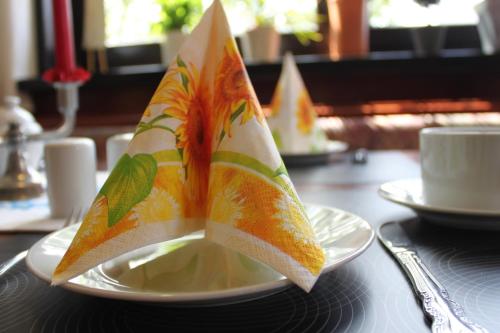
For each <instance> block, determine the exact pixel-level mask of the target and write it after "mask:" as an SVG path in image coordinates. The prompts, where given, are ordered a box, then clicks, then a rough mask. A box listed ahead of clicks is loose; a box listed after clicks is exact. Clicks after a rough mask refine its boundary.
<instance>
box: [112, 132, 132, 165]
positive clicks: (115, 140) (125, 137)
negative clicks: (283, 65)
mask: <svg viewBox="0 0 500 333" xmlns="http://www.w3.org/2000/svg"><path fill="white" fill-rule="evenodd" d="M133 136H134V133H123V134H116V135H113V136H110V137H109V138H108V139H107V140H106V164H107V168H108V171H111V169H113V167H114V166H115V164H116V162H118V160H119V159H120V157H122V155H123V154H124V153H125V151H126V150H127V147H128V144H129V143H130V140H132V138H133Z"/></svg>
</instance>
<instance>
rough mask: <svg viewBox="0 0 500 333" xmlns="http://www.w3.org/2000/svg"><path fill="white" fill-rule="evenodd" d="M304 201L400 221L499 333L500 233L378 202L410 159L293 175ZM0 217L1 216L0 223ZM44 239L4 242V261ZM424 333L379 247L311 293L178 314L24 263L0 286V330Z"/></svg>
mask: <svg viewBox="0 0 500 333" xmlns="http://www.w3.org/2000/svg"><path fill="white" fill-rule="evenodd" d="M289 172H290V174H291V176H292V180H293V181H294V183H295V185H296V187H297V190H298V192H299V194H300V195H301V197H302V199H303V201H304V202H307V203H315V204H322V205H327V206H333V207H338V208H341V209H344V210H347V211H350V212H352V213H355V214H357V215H359V216H361V217H363V218H364V219H366V220H367V221H368V222H369V223H370V224H371V225H372V226H373V228H377V227H378V226H379V225H380V224H381V223H383V222H387V221H393V220H396V221H404V223H405V224H406V229H407V230H408V231H409V232H410V236H411V238H412V239H413V240H414V241H415V243H416V245H417V247H418V250H419V252H420V255H421V257H422V258H423V261H424V262H425V263H426V264H427V265H428V266H429V267H430V269H431V271H432V272H433V273H434V274H435V276H436V277H437V278H438V279H439V280H440V281H441V282H442V283H443V285H444V286H445V287H446V288H447V289H448V291H449V293H450V295H451V297H452V298H453V299H455V300H456V301H457V302H459V303H460V304H462V305H463V306H464V308H465V311H466V313H467V314H468V315H469V317H470V318H471V319H472V320H473V321H476V322H478V323H480V324H481V325H483V326H484V327H486V328H488V329H489V330H490V332H500V321H498V319H497V318H498V317H497V316H498V314H499V311H500V233H495V232H480V231H475V232H471V231H460V230H453V229H445V228H439V227H436V226H433V225H431V224H428V223H426V222H424V221H420V220H419V219H418V218H417V217H416V216H415V214H414V213H413V212H412V211H411V210H409V209H407V208H405V207H401V206H398V205H396V204H393V203H390V202H387V201H384V200H383V199H381V198H380V197H378V195H377V188H378V186H379V185H380V184H382V183H384V182H387V181H390V180H396V179H401V178H412V177H418V175H419V166H418V160H417V158H416V155H415V154H412V153H405V152H395V151H392V152H377V153H375V152H371V153H370V155H369V158H368V163H367V164H365V165H354V164H352V163H351V161H350V158H349V156H348V155H343V156H339V157H338V158H336V159H335V160H334V161H332V162H331V163H330V164H329V165H325V166H316V167H308V168H301V169H290V170H289ZM0 219H1V217H0ZM42 236H43V235H42V234H0V261H3V260H5V259H8V258H9V257H11V256H13V255H14V254H16V253H17V252H19V251H21V250H24V249H25V248H27V247H29V246H30V245H31V244H33V243H35V242H36V241H37V240H38V239H40V238H41V237H42ZM136 331H141V332H155V331H162V332H168V331H182V332H184V331H204V332H222V331H228V332H241V331H249V332H256V331H258V332H271V331H274V332H331V331H335V332H377V333H378V332H398V333H399V332H430V328H429V325H428V323H427V322H426V321H425V318H424V316H423V314H422V311H421V308H420V304H419V303H418V301H417V300H416V299H415V297H414V295H413V293H412V290H411V288H410V285H409V283H408V281H407V280H406V278H405V276H404V275H403V274H402V271H401V270H400V269H399V267H398V266H397V265H396V264H395V262H394V261H393V260H392V258H391V257H390V256H389V255H388V254H387V253H386V252H385V251H384V249H383V248H382V246H381V245H380V244H379V243H378V241H375V242H374V243H373V244H372V246H371V247H370V248H369V249H368V250H367V251H366V252H365V253H364V254H363V255H361V256H360V257H358V258H356V259H355V260H353V261H352V262H350V263H348V264H346V265H343V266H341V267H339V268H338V269H337V270H335V271H333V272H331V273H328V274H324V275H322V276H321V278H320V279H319V281H318V283H317V285H316V286H315V287H314V289H313V290H312V292H311V293H310V294H307V293H305V292H303V291H302V290H301V289H299V288H297V287H292V288H290V289H288V290H286V291H283V292H281V293H278V294H275V295H272V296H269V297H266V298H263V299H259V300H254V301H249V302H246V303H240V304H233V305H225V306H214V307H200V308H174V307H169V306H165V305H161V304H145V303H138V302H126V301H116V300H109V299H101V298H97V297H91V296H85V295H79V294H76V293H73V292H70V291H66V290H64V289H61V288H57V287H49V286H48V284H47V283H45V282H43V281H41V280H39V279H37V278H36V277H34V276H33V275H32V274H30V273H29V272H28V271H27V268H26V266H25V265H24V264H19V265H18V266H16V267H15V268H13V269H12V270H11V271H10V272H9V273H8V274H7V275H6V276H4V277H3V278H1V279H0V332H136Z"/></svg>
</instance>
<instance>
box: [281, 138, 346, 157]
mask: <svg viewBox="0 0 500 333" xmlns="http://www.w3.org/2000/svg"><path fill="white" fill-rule="evenodd" d="M328 144H338V145H339V146H342V147H339V148H335V147H332V148H330V149H329V148H328ZM347 149H349V144H348V143H347V142H345V141H340V140H328V141H327V145H326V149H325V150H324V151H319V152H311V153H281V152H280V155H281V158H301V157H302V158H306V157H321V156H330V155H331V154H338V153H343V152H345V151H347Z"/></svg>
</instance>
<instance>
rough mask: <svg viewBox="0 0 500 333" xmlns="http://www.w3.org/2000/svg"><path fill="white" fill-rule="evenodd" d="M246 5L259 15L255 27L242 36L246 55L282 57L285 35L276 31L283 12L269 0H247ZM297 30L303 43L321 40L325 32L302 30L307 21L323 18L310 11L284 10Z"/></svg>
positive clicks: (261, 58)
mask: <svg viewBox="0 0 500 333" xmlns="http://www.w3.org/2000/svg"><path fill="white" fill-rule="evenodd" d="M246 5H247V7H248V9H249V11H250V12H252V13H253V16H254V18H255V27H254V28H253V29H251V30H249V31H247V32H246V33H245V34H244V35H243V36H242V38H241V41H242V51H243V56H244V57H245V59H246V60H249V61H256V62H258V61H264V62H272V61H276V60H278V57H279V54H280V47H281V36H280V33H279V32H278V31H276V28H275V25H276V20H277V18H278V16H279V15H277V14H278V13H275V12H273V10H272V9H270V8H269V7H268V6H266V1H265V0H246ZM281 16H282V18H284V19H285V21H286V25H288V26H289V27H290V28H291V29H292V30H293V31H294V34H295V36H296V37H297V39H298V40H299V42H300V43H302V44H307V43H309V42H310V41H321V40H322V35H321V34H320V33H319V32H314V31H302V30H301V28H302V27H303V25H304V23H311V22H312V23H317V22H318V21H319V20H320V17H318V15H316V14H315V15H314V17H312V16H311V15H309V14H307V13H297V12H296V11H292V10H290V11H287V12H286V13H281Z"/></svg>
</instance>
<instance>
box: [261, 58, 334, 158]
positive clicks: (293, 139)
mask: <svg viewBox="0 0 500 333" xmlns="http://www.w3.org/2000/svg"><path fill="white" fill-rule="evenodd" d="M316 118H317V116H316V111H315V110H314V105H313V103H312V101H311V98H310V97H309V93H308V92H307V89H306V86H305V85H304V81H303V80H302V77H301V76H300V72H299V69H298V68H297V64H296V63H295V60H294V59H293V56H292V54H291V53H287V54H285V56H284V58H283V68H282V70H281V75H280V78H279V80H278V85H277V86H276V90H275V91H274V95H273V99H272V101H271V114H270V115H269V117H268V119H267V121H268V124H269V127H270V128H271V131H272V134H273V138H274V141H275V142H276V145H277V146H278V149H279V151H280V152H281V153H285V154H301V153H317V152H322V151H324V150H325V149H326V136H325V134H324V132H323V131H322V130H321V128H319V127H318V124H317V122H316Z"/></svg>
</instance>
